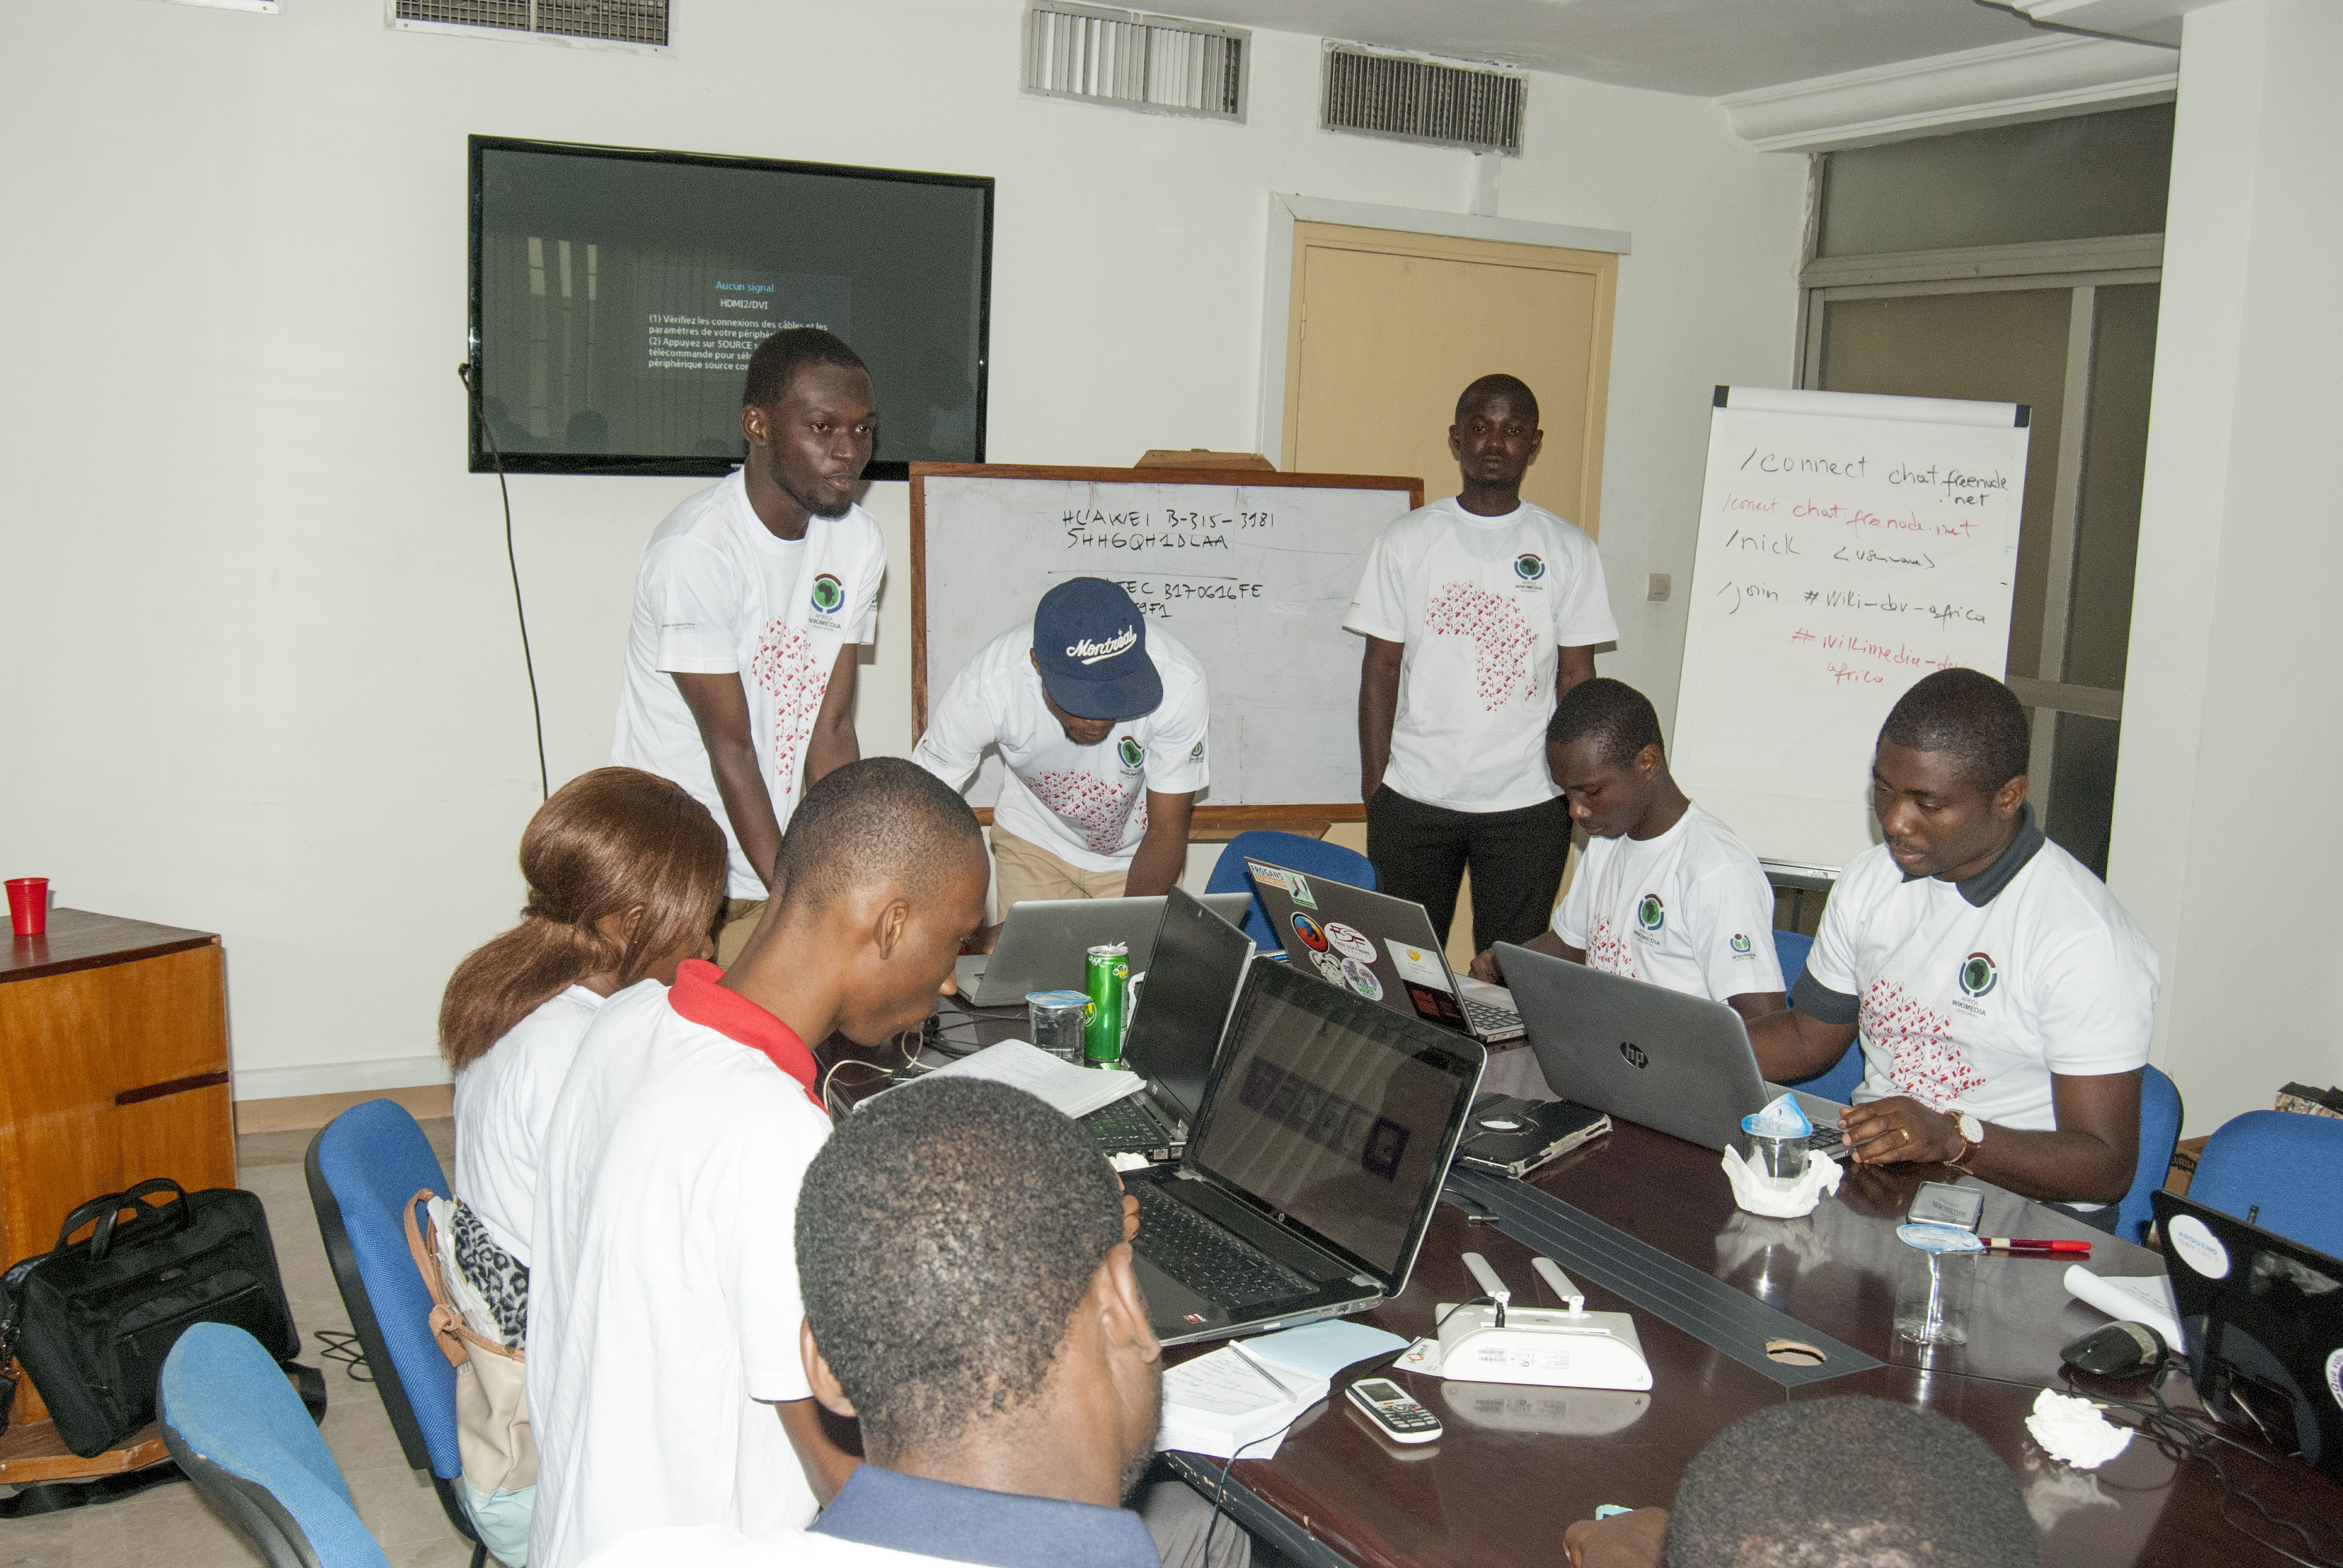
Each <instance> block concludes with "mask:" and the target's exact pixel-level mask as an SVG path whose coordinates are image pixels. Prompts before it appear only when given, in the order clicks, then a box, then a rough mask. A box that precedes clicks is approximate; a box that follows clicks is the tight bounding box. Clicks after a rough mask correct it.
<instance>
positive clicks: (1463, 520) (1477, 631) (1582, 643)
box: [1342, 496, 1619, 811]
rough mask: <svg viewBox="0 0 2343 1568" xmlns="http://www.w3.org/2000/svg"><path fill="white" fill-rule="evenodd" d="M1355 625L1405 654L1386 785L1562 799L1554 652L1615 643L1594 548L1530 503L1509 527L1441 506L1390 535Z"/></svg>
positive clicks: (1500, 797) (1358, 604) (1351, 625)
mask: <svg viewBox="0 0 2343 1568" xmlns="http://www.w3.org/2000/svg"><path fill="white" fill-rule="evenodd" d="M1342 626H1343V628H1344V629H1345V630H1348V631H1355V632H1362V633H1364V634H1365V635H1366V636H1368V637H1379V638H1383V640H1384V641H1385V642H1396V643H1402V644H1404V645H1405V648H1406V651H1405V653H1404V654H1403V655H1402V657H1401V660H1400V678H1399V712H1398V715H1397V717H1396V718H1395V719H1394V720H1393V724H1392V743H1391V763H1390V766H1389V767H1388V768H1386V769H1384V771H1383V782H1384V783H1386V784H1388V785H1390V786H1391V787H1392V789H1393V790H1394V791H1395V792H1397V793H1398V794H1401V795H1404V796H1406V797H1407V798H1408V799H1411V800H1420V801H1422V802H1423V803H1424V804H1426V805H1430V806H1444V807H1446V808H1447V809H1450V810H1452V811H1513V810H1518V809H1522V808H1523V807H1525V806H1536V805H1540V804H1542V803H1544V801H1547V800H1551V799H1554V797H1555V796H1556V795H1559V794H1560V793H1562V791H1561V790H1560V789H1556V788H1555V787H1554V779H1553V778H1552V777H1551V776H1550V775H1548V773H1547V772H1546V767H1545V726H1546V720H1548V719H1551V718H1553V717H1554V667H1555V664H1556V662H1557V659H1558V655H1557V653H1556V651H1555V650H1556V649H1558V648H1586V647H1591V646H1593V645H1594V644H1595V643H1599V642H1612V641H1615V640H1616V639H1617V638H1618V636H1619V623H1618V622H1616V621H1615V620H1614V619H1612V618H1611V595H1610V590H1609V588H1606V587H1605V586H1604V581H1603V558H1602V557H1601V556H1599V555H1597V554H1596V553H1595V550H1594V540H1593V539H1590V538H1587V537H1586V536H1585V534H1584V533H1583V532H1581V531H1580V530H1579V529H1577V528H1573V527H1572V526H1571V525H1570V524H1568V523H1565V522H1564V521H1563V520H1562V519H1561V518H1557V517H1555V516H1554V514H1553V513H1552V512H1549V511H1547V510H1546V509H1545V508H1543V507H1534V506H1531V505H1530V504H1529V503H1527V502H1523V504H1522V505H1521V506H1519V507H1517V508H1514V509H1513V511H1510V512H1508V513H1506V514H1505V515H1504V516H1503V517H1502V518H1483V517H1480V516H1477V515H1476V514H1474V513H1472V512H1468V511H1466V510H1465V509H1464V508H1463V507H1461V506H1459V505H1458V504H1457V502H1456V499H1455V498H1454V497H1453V496H1452V497H1450V498H1448V499H1446V500H1443V501H1434V502H1433V503H1432V505H1430V506H1428V507H1419V508H1416V509H1415V510H1414V511H1413V512H1410V513H1409V514H1408V515H1407V516H1405V517H1403V518H1401V519H1400V520H1399V521H1397V522H1395V523H1393V525H1392V526H1391V527H1390V528H1386V529H1384V530H1383V538H1379V539H1377V540H1376V541H1375V544H1374V548H1373V550H1371V551H1370V552H1369V553H1368V556H1367V569H1366V571H1365V573H1364V574H1363V576H1362V577H1361V578H1360V579H1359V591H1358V595H1357V597H1356V598H1353V600H1352V601H1351V612H1350V614H1349V615H1348V616H1346V617H1344V618H1343V621H1342Z"/></svg>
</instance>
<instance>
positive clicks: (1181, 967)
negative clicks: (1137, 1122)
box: [1122, 888, 1252, 1121]
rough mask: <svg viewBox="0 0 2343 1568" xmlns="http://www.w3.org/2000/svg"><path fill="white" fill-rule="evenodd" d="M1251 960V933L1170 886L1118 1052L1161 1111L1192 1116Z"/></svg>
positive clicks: (1183, 1116)
mask: <svg viewBox="0 0 2343 1568" xmlns="http://www.w3.org/2000/svg"><path fill="white" fill-rule="evenodd" d="M1251 960H1252V938H1250V937H1248V936H1246V935H1245V934H1244V932H1242V931H1241V930H1237V928H1236V927H1234V926H1232V925H1231V924H1229V922H1228V921H1226V920H1222V919H1221V918H1220V916H1218V915H1216V914H1214V913H1212V910H1208V909H1206V908H1205V907H1204V906H1203V905H1202V904H1200V903H1198V902H1197V901H1196V900H1194V899H1192V898H1190V897H1189V896H1188V895H1187V894H1186V893H1184V892H1182V891H1181V890H1179V889H1177V888H1174V889H1172V891H1171V892H1170V894H1169V895H1167V896H1166V897H1165V899H1164V900H1163V924H1162V926H1161V929H1160V930H1157V931H1156V933H1155V952H1154V955H1153V956H1152V957H1151V958H1150V959H1149V960H1148V961H1147V983H1146V984H1145V985H1142V986H1141V987H1140V988H1139V1007H1138V1010H1136V1011H1134V1012H1133V1013H1132V1014H1131V1032H1130V1033H1129V1034H1128V1035H1127V1036H1125V1037H1124V1039H1123V1042H1122V1054H1123V1057H1124V1059H1125V1060H1127V1061H1128V1062H1129V1063H1130V1065H1131V1067H1132V1068H1133V1069H1135V1070H1137V1071H1138V1072H1139V1073H1140V1075H1141V1077H1143V1078H1145V1079H1146V1080H1147V1081H1148V1082H1149V1084H1150V1085H1151V1087H1152V1088H1153V1089H1154V1091H1155V1097H1156V1099H1157V1100H1159V1101H1162V1102H1163V1106H1164V1109H1165V1110H1167V1111H1174V1112H1176V1113H1177V1114H1178V1115H1179V1116H1180V1117H1181V1118H1182V1120H1184V1121H1194V1120H1195V1119H1196V1109H1197V1107H1199V1106H1201V1105H1202V1104H1203V1103H1204V1084H1205V1082H1206V1081H1208V1080H1209V1079H1210V1078H1211V1077H1212V1054H1213V1052H1214V1051H1216V1050H1219V1048H1220V1043H1221V1030H1222V1026H1223V1025H1225V1024H1226V1023H1227V1022H1228V1020H1229V1004H1230V1003H1231V1002H1232V1001H1234V1000H1236V994H1237V987H1238V985H1239V984H1240V983H1241V982H1242V980H1244V971H1245V965H1246V964H1247V963H1248V962H1250V961H1251Z"/></svg>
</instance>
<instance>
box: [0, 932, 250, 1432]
mask: <svg viewBox="0 0 2343 1568" xmlns="http://www.w3.org/2000/svg"><path fill="white" fill-rule="evenodd" d="M231 1098H232V1094H231V1091H230V1088H229V1083H228V1058H227V996H226V983H225V978H224V975H223V970H222V955H221V950H220V940H219V938H217V937H216V936H213V935H211V934H209V933H208V932H205V931H188V930H178V929H176V927H172V926H157V925H150V924H148V923H146V921H143V920H122V919H119V918H117V917H116V916H113V915H96V914H90V913H87V912H86V911H84V910H54V911H52V912H51V914H50V916H49V930H48V932H47V934H46V935H45V936H39V937H15V938H12V939H11V941H10V945H9V947H8V949H7V950H6V952H5V954H0V1247H5V1259H6V1261H11V1262H13V1261H15V1260H16V1259H19V1258H24V1257H27V1256H30V1255H31V1254H33V1253H35V1252H44V1251H48V1249H49V1248H50V1247H51V1246H52V1245H54V1244H55V1241H56V1234H57V1225H58V1223H59V1221H62V1220H64V1218H65V1215H66V1214H67V1213H68V1212H70V1211H72V1210H73V1208H74V1207H75V1205H76V1204H79V1203H83V1202H86V1201H88V1200H90V1199H92V1198H95V1197H96V1196H98V1195H99V1194H100V1193H103V1192H114V1191H120V1190H122V1189H123V1188H126V1187H128V1186H131V1185H133V1184H134V1183H136V1182H139V1181H145V1180H146V1178H148V1177H150V1176H168V1177H170V1178H171V1179H172V1180H174V1181H177V1182H178V1183H179V1185H181V1186H182V1187H185V1188H186V1190H187V1191H190V1192H194V1191H200V1190H202V1189H204V1188H206V1187H232V1186H234V1185H235V1184H236V1134H235V1125H234V1120H233V1114H232V1110H231V1104H230V1101H231ZM45 1414H46V1411H45V1407H43V1406H42V1405H41V1403H40V1400H39V1396H38V1395H37V1394H36V1393H35V1392H34V1391H33V1390H32V1389H31V1387H30V1386H29V1385H26V1386H25V1387H23V1388H20V1389H19V1390H18V1392H17V1395H16V1409H15V1419H16V1420H18V1421H37V1420H40V1419H42V1418H43V1417H44V1416H45Z"/></svg>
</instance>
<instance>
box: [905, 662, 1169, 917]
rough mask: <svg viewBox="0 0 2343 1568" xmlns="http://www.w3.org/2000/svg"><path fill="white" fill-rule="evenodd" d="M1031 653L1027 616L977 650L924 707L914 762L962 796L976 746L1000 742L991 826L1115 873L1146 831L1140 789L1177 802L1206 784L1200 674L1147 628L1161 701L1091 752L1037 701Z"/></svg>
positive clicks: (1037, 676)
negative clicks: (925, 721)
mask: <svg viewBox="0 0 2343 1568" xmlns="http://www.w3.org/2000/svg"><path fill="white" fill-rule="evenodd" d="M1032 650H1033V623H1032V622H1031V621H1030V620H1029V621H1027V622H1025V623H1024V624H1023V625H1021V626H1014V627H1011V628H1009V629H1008V630H1007V631H1004V632H1002V633H1001V635H1000V636H999V637H996V638H993V639H992V640H991V641H990V642H989V643H986V644H985V645H984V647H983V648H982V649H980V651H979V652H978V654H977V656H976V657H975V658H972V659H970V661H969V663H968V668H965V669H963V670H961V671H960V673H959V674H958V675H956V676H954V677H952V682H951V684H950V686H948V687H946V688H945V689H944V694H943V697H942V699H940V700H939V701H937V702H936V703H935V704H934V705H933V706H932V707H931V708H930V709H929V712H928V729H927V733H926V734H924V735H922V736H920V744H919V746H918V747H917V748H916V749H914V750H913V751H912V752H911V760H912V761H914V762H916V763H918V764H919V765H920V767H922V768H925V769H927V770H928V771H929V772H930V773H932V774H934V775H935V776H936V777H937V778H939V779H942V780H943V781H944V782H945V783H947V784H949V785H950V786H951V787H952V788H953V789H964V788H966V786H967V784H968V781H969V779H970V777H971V776H972V775H973V774H974V773H975V772H976V765H977V763H978V761H979V760H980V759H982V757H983V755H984V749H985V748H986V747H988V746H998V747H999V748H1000V749H1001V761H1002V763H1003V764H1005V766H1004V768H1003V769H1002V774H1001V799H999V800H998V801H997V802H995V804H994V806H993V809H992V822H993V826H994V827H995V828H998V829H1001V830H1002V831H1004V832H1007V833H1011V834H1013V835H1015V836H1016V837H1018V838H1020V839H1024V840H1025V841H1026V842H1027V843H1029V844H1039V845H1040V846H1041V848H1043V849H1047V850H1049V851H1050V852H1051V854H1053V855H1056V856H1057V857H1059V858H1060V859H1062V860H1064V861H1065V862H1066V863H1067V864H1069V865H1071V866H1078V867H1080V868H1081V869H1083V870H1085V871H1119V870H1121V869H1123V868H1124V867H1126V866H1128V865H1130V864H1131V856H1132V854H1133V853H1135V852H1136V851H1137V850H1138V849H1139V840H1140V839H1142V838H1144V837H1145V836H1146V833H1147V797H1146V793H1145V792H1146V791H1147V790H1149V789H1152V790H1154V791H1155V792H1156V793H1158V794H1161V795H1184V794H1187V793H1190V792H1191V791H1193V790H1197V789H1202V788H1203V787H1204V786H1205V785H1206V784H1208V783H1210V782H1211V781H1212V769H1211V767H1210V766H1209V764H1208V762H1207V759H1206V758H1205V747H1204V739H1205V736H1204V732H1205V729H1207V728H1208V727H1209V725H1210V722H1211V719H1212V709H1211V704H1210V702H1209V701H1208V700H1207V699H1206V694H1205V690H1204V667H1203V666H1202V664H1200V663H1198V662H1197V659H1196V656H1195V655H1194V654H1192V653H1190V652H1189V651H1188V650H1187V649H1186V648H1183V647H1182V646H1181V645H1180V641H1179V639H1178V638H1174V637H1173V636H1172V634H1171V633H1169V632H1167V631H1162V630H1160V629H1159V628H1155V627H1149V628H1147V657H1148V658H1149V660H1150V661H1151V662H1152V663H1153V664H1154V666H1155V673H1156V675H1157V676H1158V677H1159V678H1161V680H1162V682H1163V700H1162V702H1161V703H1160V704H1159V705H1158V706H1157V707H1156V709H1155V711H1154V712H1152V713H1150V714H1148V715H1147V716H1146V717H1144V718H1141V719H1126V720H1125V721H1123V722H1122V723H1121V724H1118V725H1116V726H1115V727H1114V728H1113V729H1111V730H1110V731H1108V732H1107V738H1106V739H1104V740H1101V741H1100V742H1099V743H1098V744H1097V745H1096V746H1077V745H1075V744H1074V743H1073V742H1072V741H1071V740H1069V739H1066V730H1065V726H1063V725H1061V724H1060V723H1059V722H1058V720H1057V718H1056V716H1055V715H1053V714H1052V713H1051V711H1050V708H1049V704H1048V703H1047V702H1046V701H1044V700H1043V698H1042V693H1041V673H1040V672H1039V671H1038V670H1036V669H1035V668H1033V660H1032V657H1031V655H1032Z"/></svg>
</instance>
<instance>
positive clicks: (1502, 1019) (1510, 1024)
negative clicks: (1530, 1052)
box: [1458, 996, 1522, 1034]
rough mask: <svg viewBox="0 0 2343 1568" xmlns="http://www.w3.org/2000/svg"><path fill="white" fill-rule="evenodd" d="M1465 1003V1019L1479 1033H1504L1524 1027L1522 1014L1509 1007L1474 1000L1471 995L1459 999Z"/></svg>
mask: <svg viewBox="0 0 2343 1568" xmlns="http://www.w3.org/2000/svg"><path fill="white" fill-rule="evenodd" d="M1458 1000H1460V1001H1462V1002H1463V1004H1464V1021H1465V1022H1467V1023H1469V1024H1471V1025H1472V1026H1473V1032H1475V1033H1477V1034H1504V1033H1507V1032H1509V1031H1513V1030H1519V1029H1520V1028H1521V1027H1522V1015H1521V1014H1520V1013H1517V1012H1515V1011H1514V1010H1513V1009H1512V1008H1509V1007H1499V1006H1497V1005H1496V1004H1495V1003H1494V1002H1486V1001H1474V1000H1473V999H1472V998H1471V997H1469V996H1468V997H1460V998H1459V999H1458Z"/></svg>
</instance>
